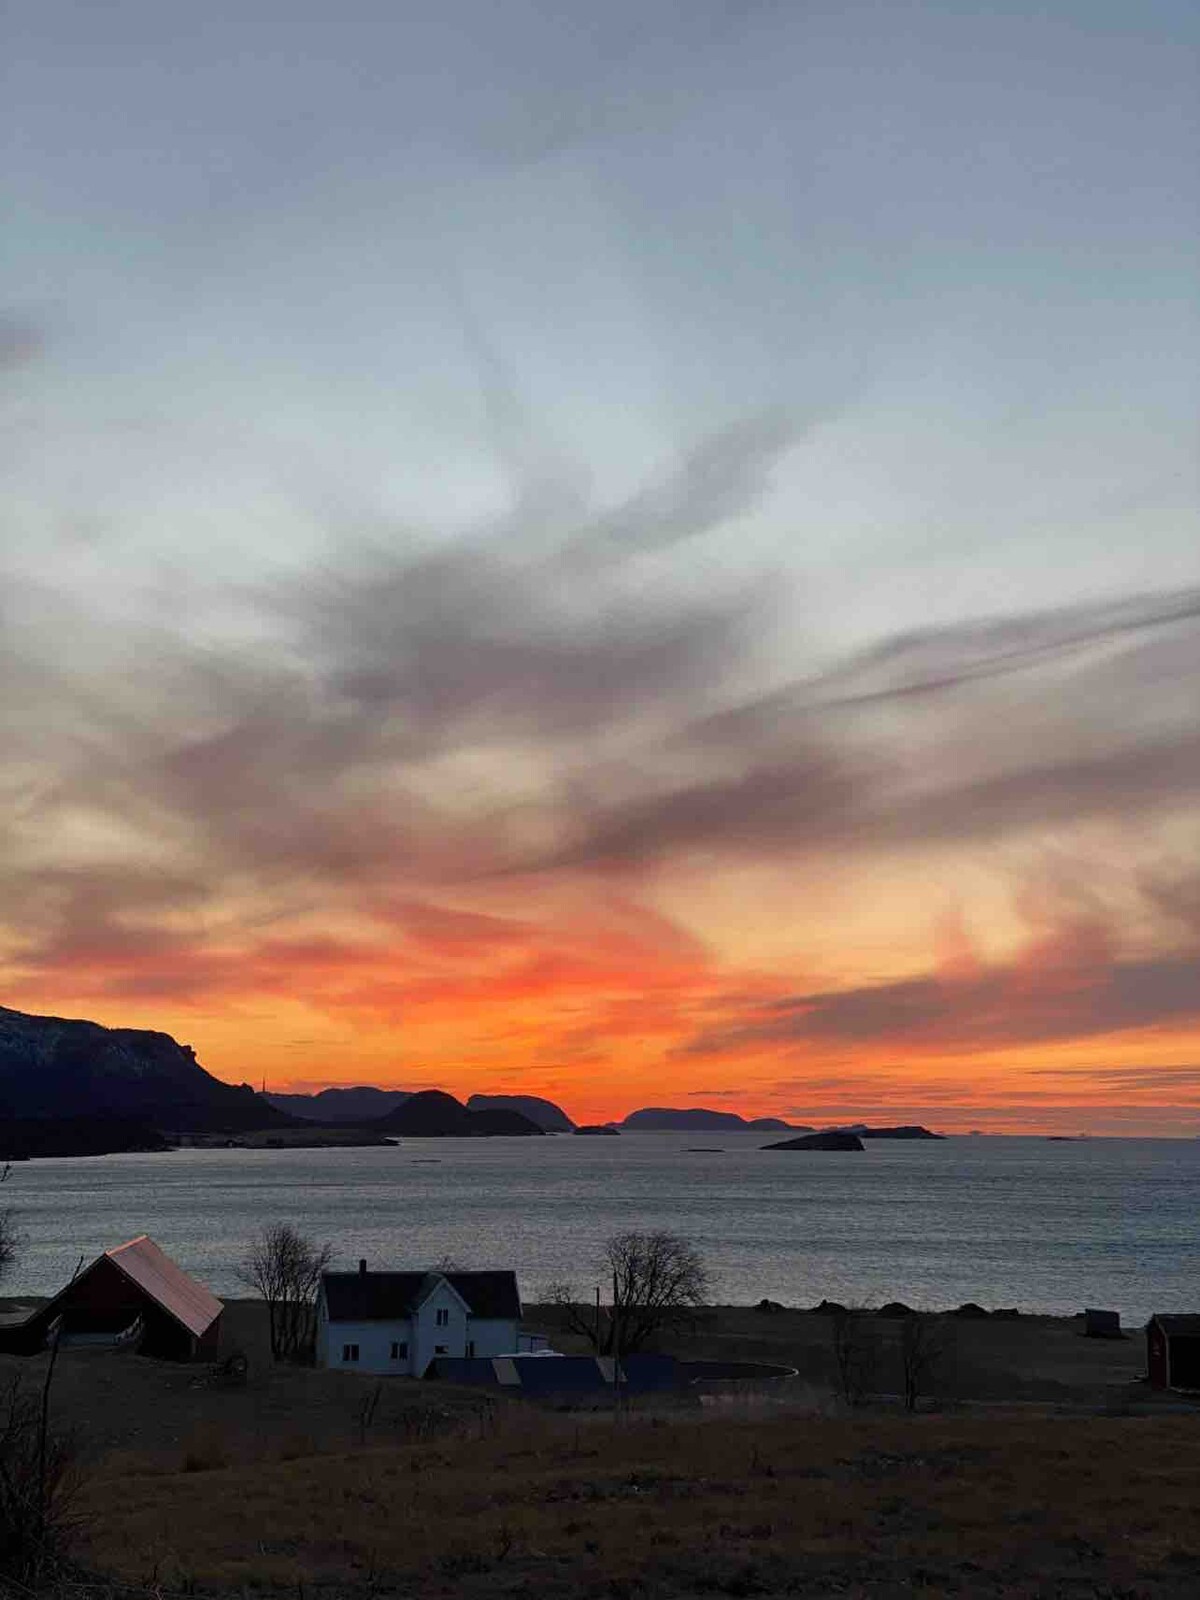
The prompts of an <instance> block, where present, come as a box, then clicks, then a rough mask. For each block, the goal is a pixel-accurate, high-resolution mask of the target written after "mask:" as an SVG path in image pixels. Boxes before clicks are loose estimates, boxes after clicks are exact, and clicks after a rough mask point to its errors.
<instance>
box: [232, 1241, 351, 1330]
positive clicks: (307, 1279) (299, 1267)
mask: <svg viewBox="0 0 1200 1600" xmlns="http://www.w3.org/2000/svg"><path fill="white" fill-rule="evenodd" d="M332 1256H333V1252H332V1250H331V1248H330V1246H329V1245H327V1244H323V1245H316V1244H314V1243H313V1242H312V1240H311V1239H307V1238H305V1236H304V1235H303V1234H302V1233H300V1232H299V1231H298V1230H297V1229H295V1228H293V1227H292V1225H291V1223H290V1222H272V1223H269V1224H268V1225H267V1226H266V1227H264V1228H262V1229H260V1231H259V1232H258V1233H257V1234H255V1236H254V1238H253V1239H252V1240H251V1242H250V1249H249V1251H248V1252H247V1254H246V1257H245V1259H244V1260H243V1262H242V1264H241V1266H240V1267H239V1268H238V1277H239V1278H240V1279H241V1281H242V1282H243V1283H244V1284H246V1285H247V1286H248V1287H249V1288H251V1289H256V1290H257V1291H258V1293H259V1294H260V1295H261V1296H262V1298H263V1299H264V1300H265V1301H266V1305H267V1322H268V1324H269V1326H270V1330H271V1354H272V1356H273V1357H274V1358H275V1360H276V1361H311V1359H312V1356H313V1351H314V1348H315V1345H316V1337H317V1293H318V1290H319V1289H320V1287H321V1274H322V1273H323V1272H325V1271H326V1270H327V1269H328V1267H329V1263H330V1261H331V1259H332Z"/></svg>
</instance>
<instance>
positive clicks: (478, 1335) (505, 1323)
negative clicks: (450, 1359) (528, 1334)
mask: <svg viewBox="0 0 1200 1600" xmlns="http://www.w3.org/2000/svg"><path fill="white" fill-rule="evenodd" d="M518 1331H519V1325H518V1323H517V1322H516V1321H515V1320H514V1319H512V1318H507V1319H501V1318H496V1319H492V1318H484V1317H472V1318H471V1319H470V1321H469V1322H468V1324H467V1334H466V1336H467V1340H468V1342H472V1343H473V1344H474V1346H475V1348H474V1349H473V1350H470V1351H468V1350H462V1351H457V1350H455V1351H451V1354H452V1355H459V1354H461V1355H474V1356H511V1355H515V1354H516V1351H517V1340H518Z"/></svg>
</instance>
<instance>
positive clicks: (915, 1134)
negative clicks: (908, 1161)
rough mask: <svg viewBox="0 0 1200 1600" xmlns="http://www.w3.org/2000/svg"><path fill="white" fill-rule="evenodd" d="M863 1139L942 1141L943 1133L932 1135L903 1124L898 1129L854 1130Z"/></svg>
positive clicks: (908, 1124) (913, 1124)
mask: <svg viewBox="0 0 1200 1600" xmlns="http://www.w3.org/2000/svg"><path fill="white" fill-rule="evenodd" d="M854 1131H855V1132H856V1133H858V1134H860V1135H861V1136H862V1138H864V1139H944V1138H945V1137H946V1135H945V1134H944V1133H932V1132H931V1131H930V1130H929V1129H928V1128H922V1127H920V1126H919V1125H918V1124H917V1123H905V1124H903V1125H902V1126H901V1127H898V1128H856V1129H855V1130H854Z"/></svg>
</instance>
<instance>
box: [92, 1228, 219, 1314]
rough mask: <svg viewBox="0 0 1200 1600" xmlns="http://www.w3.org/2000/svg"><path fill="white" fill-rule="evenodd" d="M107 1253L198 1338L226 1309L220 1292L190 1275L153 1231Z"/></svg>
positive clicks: (152, 1297) (130, 1278) (124, 1271)
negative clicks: (213, 1290) (210, 1289)
mask: <svg viewBox="0 0 1200 1600" xmlns="http://www.w3.org/2000/svg"><path fill="white" fill-rule="evenodd" d="M104 1254H105V1255H106V1256H107V1257H108V1259H109V1260H110V1261H111V1262H112V1264H113V1266H114V1267H119V1268H120V1270H121V1271H122V1272H123V1273H124V1274H125V1276H126V1277H127V1278H128V1279H129V1280H130V1282H131V1283H136V1284H137V1286H138V1288H139V1289H142V1290H144V1291H145V1292H146V1294H148V1295H149V1296H150V1298H151V1299H152V1300H154V1301H156V1302H157V1303H158V1305H160V1306H161V1307H162V1308H163V1310H164V1311H167V1312H169V1313H170V1315H171V1316H173V1317H174V1318H175V1320H176V1322H180V1323H182V1324H183V1326H184V1327H185V1328H186V1329H187V1330H188V1332H189V1333H194V1334H195V1336H196V1337H197V1338H199V1337H200V1336H201V1334H203V1333H204V1331H205V1329H206V1328H209V1327H211V1326H212V1324H213V1323H214V1322H215V1321H216V1319H217V1318H218V1317H219V1316H220V1315H221V1312H222V1310H223V1309H224V1308H223V1306H222V1305H221V1302H220V1301H219V1300H218V1299H217V1297H216V1295H214V1294H210V1293H209V1292H208V1290H207V1289H206V1288H205V1287H204V1285H203V1284H202V1283H197V1282H196V1280H195V1278H189V1277H188V1275H187V1273H186V1272H185V1271H184V1270H183V1268H182V1267H180V1266H178V1265H177V1264H176V1263H175V1262H174V1261H172V1260H171V1258H170V1256H169V1255H167V1254H166V1253H165V1252H164V1251H162V1250H160V1249H159V1248H158V1246H157V1245H156V1244H155V1242H154V1240H153V1239H151V1238H150V1236H149V1234H145V1233H142V1234H139V1235H138V1237H137V1238H136V1239H130V1240H129V1241H128V1243H127V1244H119V1245H117V1247H116V1248H115V1249H114V1250H106V1251H105V1252H104Z"/></svg>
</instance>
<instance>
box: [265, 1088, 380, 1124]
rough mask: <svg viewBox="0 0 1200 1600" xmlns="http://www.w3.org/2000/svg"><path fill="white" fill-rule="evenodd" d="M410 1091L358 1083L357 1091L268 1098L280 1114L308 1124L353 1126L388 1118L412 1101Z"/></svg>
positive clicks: (328, 1091) (332, 1090) (269, 1095)
mask: <svg viewBox="0 0 1200 1600" xmlns="http://www.w3.org/2000/svg"><path fill="white" fill-rule="evenodd" d="M410 1093H411V1090H408V1089H376V1088H374V1087H373V1086H372V1085H371V1084H356V1085H355V1086H354V1087H353V1088H346V1089H341V1088H332V1089H321V1090H319V1091H318V1092H317V1093H316V1094H275V1093H274V1092H270V1093H268V1094H266V1095H264V1097H263V1098H264V1099H265V1100H267V1102H268V1103H269V1104H270V1105H273V1106H274V1107H275V1108H276V1109H277V1110H279V1111H286V1112H287V1114H288V1115H289V1116H291V1117H303V1119H304V1120H305V1122H337V1123H347V1124H350V1125H352V1126H354V1125H357V1124H358V1123H361V1122H375V1121H377V1120H378V1119H379V1118H380V1117H385V1116H387V1114H388V1112H389V1111H394V1110H395V1109H396V1107H397V1106H398V1105H401V1104H403V1102H404V1101H405V1100H407V1099H408V1097H409V1095H410Z"/></svg>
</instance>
